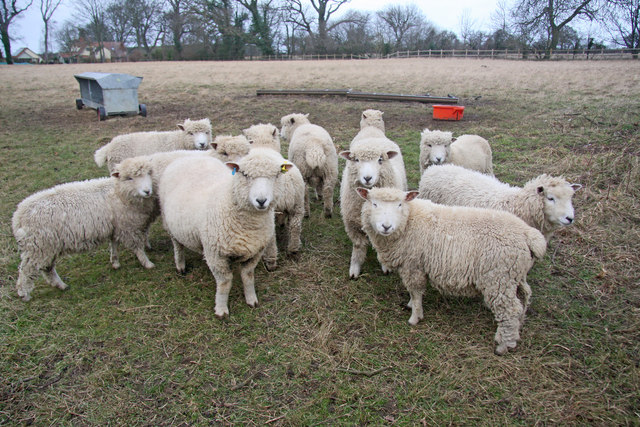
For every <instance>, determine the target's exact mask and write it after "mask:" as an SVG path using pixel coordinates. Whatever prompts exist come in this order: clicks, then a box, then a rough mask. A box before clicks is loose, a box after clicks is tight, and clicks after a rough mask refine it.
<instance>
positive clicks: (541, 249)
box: [526, 228, 547, 259]
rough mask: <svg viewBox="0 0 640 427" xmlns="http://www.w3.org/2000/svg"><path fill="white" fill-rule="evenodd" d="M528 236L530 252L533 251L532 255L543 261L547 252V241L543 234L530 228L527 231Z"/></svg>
mask: <svg viewBox="0 0 640 427" xmlns="http://www.w3.org/2000/svg"><path fill="white" fill-rule="evenodd" d="M526 236H527V245H528V246H529V250H531V254H532V255H533V256H534V257H535V258H538V259H542V257H544V254H545V252H546V251H547V240H546V239H545V238H544V236H543V235H542V233H540V232H539V231H538V230H536V229H535V228H529V229H528V230H527V231H526Z"/></svg>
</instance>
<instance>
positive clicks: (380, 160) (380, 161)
mask: <svg viewBox="0 0 640 427" xmlns="http://www.w3.org/2000/svg"><path fill="white" fill-rule="evenodd" d="M378 164H382V156H380V158H379V159H378Z"/></svg>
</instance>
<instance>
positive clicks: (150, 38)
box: [125, 0, 164, 55]
mask: <svg viewBox="0 0 640 427" xmlns="http://www.w3.org/2000/svg"><path fill="white" fill-rule="evenodd" d="M125 4H126V11H127V14H128V15H129V20H130V22H131V28H132V30H133V35H134V36H135V39H136V44H137V46H138V47H142V48H144V50H145V52H146V54H147V55H149V54H150V53H151V50H152V49H153V48H154V47H156V46H157V44H158V41H159V40H160V38H161V37H162V34H163V33H164V25H163V24H164V22H163V20H162V13H163V8H164V1H163V0H126V3H125Z"/></svg>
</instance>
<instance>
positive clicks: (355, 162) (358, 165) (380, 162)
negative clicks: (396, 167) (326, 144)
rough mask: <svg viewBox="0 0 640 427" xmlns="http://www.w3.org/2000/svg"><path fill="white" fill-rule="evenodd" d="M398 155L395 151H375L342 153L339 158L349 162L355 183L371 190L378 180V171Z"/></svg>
mask: <svg viewBox="0 0 640 427" xmlns="http://www.w3.org/2000/svg"><path fill="white" fill-rule="evenodd" d="M397 155H398V152H397V151H387V152H382V153H381V152H378V151H377V150H372V151H368V150H362V151H357V152H354V151H343V152H341V153H340V156H341V157H343V158H344V159H346V160H348V161H349V162H350V165H351V167H352V168H353V169H352V172H351V174H352V175H351V176H352V177H354V176H355V182H356V183H359V185H362V186H363V187H366V188H372V187H374V186H375V185H376V184H378V181H379V180H380V171H381V170H382V168H383V167H384V166H385V163H386V162H388V161H389V160H390V159H393V158H394V157H395V156H397Z"/></svg>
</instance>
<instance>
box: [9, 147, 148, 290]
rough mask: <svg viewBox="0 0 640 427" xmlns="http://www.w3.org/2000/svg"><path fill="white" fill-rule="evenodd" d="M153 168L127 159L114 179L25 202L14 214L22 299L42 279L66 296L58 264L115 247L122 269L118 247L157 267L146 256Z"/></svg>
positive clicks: (115, 260) (75, 185)
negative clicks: (104, 245) (99, 247)
mask: <svg viewBox="0 0 640 427" xmlns="http://www.w3.org/2000/svg"><path fill="white" fill-rule="evenodd" d="M150 170H151V169H150V165H149V164H148V163H147V162H144V161H141V160H139V159H127V160H124V161H123V162H122V163H120V164H119V165H117V166H115V167H114V170H113V173H112V176H111V177H104V178H97V179H91V180H86V181H78V182H70V183H66V184H61V185H57V186H55V187H52V188H49V189H47V190H42V191H40V192H37V193H35V194H32V195H31V196H29V197H27V198H26V199H24V200H23V201H22V202H20V203H19V204H18V207H17V209H16V211H15V213H14V214H13V219H12V228H13V235H14V237H15V239H16V241H17V243H18V248H19V249H20V258H21V259H22V262H21V263H20V268H19V276H18V281H17V284H16V288H17V291H18V295H19V296H21V297H22V299H24V300H25V301H28V300H29V299H31V291H32V290H33V288H34V281H35V279H36V278H37V276H38V273H39V272H40V273H42V275H43V276H44V278H45V280H46V281H47V283H49V284H50V285H51V286H54V287H56V288H58V289H61V290H64V289H66V288H67V285H66V284H65V283H64V282H63V281H62V279H61V278H60V277H59V276H58V273H57V272H56V268H55V263H56V259H57V258H58V257H60V256H62V255H64V254H68V253H74V252H82V251H86V250H89V249H92V248H94V247H96V246H97V245H99V244H101V243H103V242H105V241H107V240H108V241H110V250H111V264H112V265H113V268H119V267H120V263H119V261H118V244H122V245H123V246H124V247H125V248H127V249H130V250H132V251H133V252H134V253H135V255H136V256H137V257H138V260H139V261H140V264H142V265H143V266H144V267H145V268H152V267H154V265H153V263H152V262H151V261H150V260H149V258H147V255H146V254H145V251H144V245H145V241H146V232H147V230H148V227H149V225H150V224H151V222H152V221H153V219H154V218H153V215H154V204H153V200H152V198H151V195H152V192H153V190H152V184H151V176H150Z"/></svg>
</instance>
